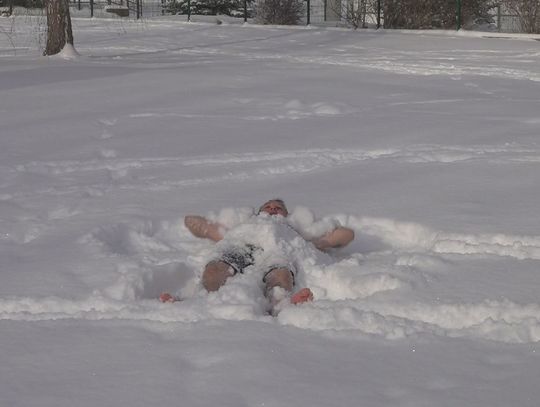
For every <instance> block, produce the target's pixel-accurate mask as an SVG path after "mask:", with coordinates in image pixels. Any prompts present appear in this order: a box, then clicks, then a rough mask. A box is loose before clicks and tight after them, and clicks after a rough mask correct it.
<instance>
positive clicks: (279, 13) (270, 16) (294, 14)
mask: <svg viewBox="0 0 540 407" xmlns="http://www.w3.org/2000/svg"><path fill="white" fill-rule="evenodd" d="M304 12H305V10H304V4H303V2H302V1H301V0H259V1H258V2H257V7H256V15H257V20H258V21H259V22H261V23H262V24H284V25H295V24H298V23H299V22H300V20H301V19H302V17H303V15H304Z"/></svg>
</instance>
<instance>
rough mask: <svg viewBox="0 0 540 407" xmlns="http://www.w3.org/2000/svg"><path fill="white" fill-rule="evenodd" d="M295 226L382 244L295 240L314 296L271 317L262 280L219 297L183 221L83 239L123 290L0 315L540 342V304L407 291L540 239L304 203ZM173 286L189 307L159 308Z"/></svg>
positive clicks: (20, 300) (25, 303)
mask: <svg viewBox="0 0 540 407" xmlns="http://www.w3.org/2000/svg"><path fill="white" fill-rule="evenodd" d="M249 213H251V209H250V208H239V209H234V208H227V209H224V210H222V211H221V212H219V213H215V214H209V215H208V216H210V217H213V219H215V220H217V221H219V222H221V223H223V224H226V225H227V224H228V225H231V224H235V223H238V222H239V220H241V219H244V218H245V217H246V216H247V214H249ZM289 222H290V223H291V224H292V225H294V227H295V228H298V229H302V230H303V231H304V233H305V234H308V235H309V234H310V233H311V234H313V235H317V234H319V233H320V232H321V231H324V230H328V228H330V227H332V225H337V224H341V225H344V226H348V227H351V228H353V229H355V230H356V232H357V234H358V235H359V236H360V238H362V236H364V238H369V239H372V240H376V241H378V242H379V243H378V249H377V250H373V251H372V252H366V253H360V252H352V253H348V254H343V253H339V252H335V253H330V254H325V253H321V252H318V251H317V250H316V249H314V247H312V246H311V243H307V242H304V243H299V242H296V243H295V244H293V246H295V245H296V246H295V247H294V249H295V250H296V252H295V255H296V258H297V261H298V264H299V265H300V267H301V270H302V273H301V275H300V278H299V281H298V283H299V285H300V286H309V287H310V288H311V289H312V290H313V292H314V293H315V298H316V300H315V301H314V302H313V303H309V304H304V305H302V306H290V307H287V308H285V309H284V310H283V311H282V312H281V313H280V314H279V315H278V317H277V318H272V317H270V316H268V315H267V314H266V312H265V307H266V303H265V299H264V297H263V296H262V295H261V287H260V282H259V276H258V274H257V273H251V272H249V271H248V272H246V273H245V274H242V275H239V276H237V277H235V278H234V279H231V280H230V281H229V282H228V283H227V284H226V285H225V286H224V287H222V288H221V289H220V290H219V291H218V292H216V293H211V294H208V293H206V292H205V290H204V289H202V287H201V286H200V283H199V278H200V271H201V270H202V268H203V266H204V264H205V262H206V261H207V260H208V259H209V258H211V255H212V251H213V250H214V249H213V245H212V244H211V243H209V242H207V241H201V240H198V239H195V238H193V237H192V236H191V235H190V234H189V232H188V231H187V230H186V229H185V227H184V226H183V225H182V222H181V220H180V219H179V220H172V221H161V222H155V221H152V222H151V221H148V222H146V221H141V222H140V223H139V224H133V225H126V224H117V225H110V226H103V227H100V228H98V229H97V230H95V231H92V232H91V233H88V234H86V235H85V236H83V237H82V238H81V239H80V243H81V244H84V245H91V246H95V247H98V248H100V250H101V252H102V255H103V256H116V257H118V278H117V281H116V282H115V283H114V284H112V285H111V286H109V287H105V288H104V289H102V290H96V291H95V292H94V293H93V294H92V295H91V296H90V297H89V298H86V299H79V300H69V299H65V298H57V297H52V298H41V299H39V298H24V297H13V298H3V299H0V319H6V320H25V321H39V320H55V319H89V320H103V319H130V320H150V321H159V322H195V321H201V320H213V319H225V320H257V321H266V322H268V323H278V324H284V325H292V326H296V327H300V328H304V329H310V330H316V331H324V330H338V331H354V332H357V333H358V334H363V335H380V336H382V337H384V338H388V339H396V338H403V337H407V336H410V335H420V334H429V335H440V336H450V337H471V338H484V339H490V340H496V341H501V342H512V343H514V342H516V343H527V342H537V341H540V305H539V304H518V303H515V302H512V301H510V300H507V299H485V300H481V301H477V302H458V303H451V302H446V303H444V302H435V303H433V302H429V301H421V300H415V301H411V300H407V299H406V297H403V296H400V295H399V293H400V292H410V291H411V290H412V291H414V290H415V287H416V286H418V285H422V284H426V281H428V280H429V278H428V277H429V274H430V273H437V272H439V271H438V268H439V267H440V265H441V264H443V263H444V262H445V259H444V256H445V255H454V256H456V255H457V256H458V257H457V258H455V259H454V261H459V256H469V255H471V254H474V255H477V256H481V257H484V258H492V257H493V256H495V257H501V256H502V257H510V258H515V259H533V260H539V259H540V236H513V235H504V234H493V235H489V234H482V235H473V234H458V233H446V232H444V231H436V230H431V229H430V228H428V227H425V226H422V225H420V224H415V223H406V222H399V221H396V220H392V219H383V218H370V217H358V216H353V215H334V216H329V217H325V218H323V219H316V218H315V216H314V214H313V213H312V212H311V211H310V210H309V209H308V208H305V207H297V208H295V210H294V211H293V212H292V214H291V216H290V220H289ZM257 230H258V234H257V239H259V240H261V239H262V240H266V241H270V242H272V244H275V245H280V244H283V241H282V240H281V239H284V238H285V237H284V236H280V235H279V233H277V232H276V229H273V228H264V227H262V228H258V229H257ZM236 233H237V234H238V233H240V235H242V234H245V233H247V232H245V231H243V230H241V229H240V231H239V232H236ZM252 237H253V236H252ZM165 290H169V291H170V290H173V291H174V292H175V293H176V294H177V295H179V296H180V297H182V298H183V301H181V302H179V303H175V304H172V305H171V304H160V303H159V302H158V301H157V300H156V298H157V296H158V295H159V293H160V292H161V291H165ZM392 293H395V294H397V295H395V297H394V294H392ZM393 298H394V299H393Z"/></svg>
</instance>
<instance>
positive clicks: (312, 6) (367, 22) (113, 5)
mask: <svg viewBox="0 0 540 407" xmlns="http://www.w3.org/2000/svg"><path fill="white" fill-rule="evenodd" d="M69 1H70V5H71V7H70V8H71V13H72V15H73V16H74V17H102V18H103V17H111V18H112V17H116V18H121V17H124V18H125V17H129V18H141V17H155V16H162V15H166V14H168V7H167V6H168V1H170V0H69ZM199 1H201V0H199ZM202 1H204V0H202ZM304 1H305V6H306V7H305V16H304V18H303V19H302V21H301V23H303V24H314V25H326V26H342V27H345V26H354V28H364V27H365V28H379V27H385V28H406V27H399V25H396V26H389V24H387V23H388V18H389V17H388V15H387V16H385V11H386V12H388V9H387V8H385V3H386V5H387V4H388V3H389V2H390V1H389V0H386V1H385V0H304ZM463 1H465V0H463ZM12 2H13V0H0V8H2V6H3V7H7V6H8V5H9V4H12ZM362 4H365V5H369V7H366V8H365V9H364V10H361V9H360V8H359V7H360V6H361V5H362ZM455 4H456V7H457V5H458V0H456V3H455ZM355 10H356V11H355ZM0 11H1V10H0ZM28 11H29V13H31V12H32V10H28ZM37 11H40V12H42V10H41V9H38V10H37ZM243 11H244V10H242V9H239V10H236V12H235V14H234V15H235V16H236V17H237V18H238V20H239V21H242V20H245V19H246V18H247V17H250V18H251V17H252V15H251V14H252V13H249V12H248V14H247V15H246V16H244V15H243ZM250 11H252V9H251V8H250ZM351 11H353V12H355V13H356V14H352V15H351V14H350V12H351ZM458 11H459V10H458V9H457V8H456V14H455V16H451V18H453V19H454V21H452V25H453V27H449V26H448V25H447V26H446V27H444V28H460V23H461V21H460V19H459V16H458ZM348 13H349V14H348ZM186 16H187V15H186ZM353 19H356V21H353ZM427 19H428V20H429V21H432V22H433V21H434V22H435V24H433V26H432V27H428V26H425V27H421V28H441V27H437V21H436V19H435V18H430V17H429V16H428V18H427ZM355 24H356V26H355ZM465 28H470V27H465ZM472 29H478V30H487V31H498V32H508V33H518V32H523V30H522V27H521V23H520V20H519V18H518V16H516V15H512V14H509V13H508V12H507V11H505V9H504V8H503V7H501V6H498V7H494V8H493V9H492V10H491V13H490V18H489V19H487V20H485V21H484V22H483V26H475V27H472Z"/></svg>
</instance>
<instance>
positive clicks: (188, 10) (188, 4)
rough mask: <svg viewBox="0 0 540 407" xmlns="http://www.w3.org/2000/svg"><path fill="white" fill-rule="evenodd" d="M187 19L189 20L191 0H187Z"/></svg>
mask: <svg viewBox="0 0 540 407" xmlns="http://www.w3.org/2000/svg"><path fill="white" fill-rule="evenodd" d="M187 20H188V21H191V0H187Z"/></svg>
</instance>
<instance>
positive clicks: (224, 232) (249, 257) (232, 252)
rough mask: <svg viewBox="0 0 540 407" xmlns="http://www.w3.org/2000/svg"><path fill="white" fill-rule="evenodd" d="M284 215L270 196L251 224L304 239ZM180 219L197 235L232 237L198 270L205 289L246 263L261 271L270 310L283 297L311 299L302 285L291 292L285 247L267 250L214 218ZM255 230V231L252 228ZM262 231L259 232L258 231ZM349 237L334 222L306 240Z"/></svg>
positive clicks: (322, 242)
mask: <svg viewBox="0 0 540 407" xmlns="http://www.w3.org/2000/svg"><path fill="white" fill-rule="evenodd" d="M288 215H289V212H288V211H287V207H286V206H285V203H284V202H283V200H281V199H271V200H269V201H267V202H265V203H264V204H263V205H262V206H261V207H260V208H259V211H258V213H257V215H256V218H257V219H256V220H257V223H256V224H255V228H261V227H262V228H264V226H265V225H268V226H270V227H281V228H285V229H286V231H285V236H286V237H288V238H289V239H295V238H298V237H300V238H301V239H305V238H303V237H301V235H300V234H299V233H298V232H297V231H296V230H295V229H294V228H293V227H292V226H291V225H290V224H289V223H288V222H287V219H286V218H287V216H288ZM184 223H185V225H186V227H187V228H188V229H189V231H190V232H191V233H192V234H193V235H194V236H196V237H199V238H204V239H209V240H212V241H214V242H220V243H218V244H221V243H225V242H224V240H236V241H235V243H234V244H232V245H231V244H230V243H227V244H223V245H222V246H223V248H222V250H221V252H220V254H219V255H218V256H217V257H216V258H215V259H213V260H212V261H210V262H209V263H208V264H206V267H205V268H204V271H203V274H202V285H203V287H204V288H205V289H206V290H207V291H208V292H212V291H217V290H218V289H219V288H220V287H221V286H223V285H224V284H225V282H226V281H227V279H228V278H229V277H232V276H234V275H236V274H237V273H243V272H244V269H246V268H247V267H249V266H254V267H256V269H257V270H260V271H261V273H262V281H263V283H264V295H265V296H266V297H267V298H268V300H269V301H270V305H271V308H272V312H274V310H275V308H276V305H277V304H278V303H280V302H282V301H284V300H285V299H286V298H288V299H289V302H291V303H292V304H300V303H303V302H306V301H311V300H313V293H312V292H311V290H310V289H309V288H303V289H301V290H299V291H297V292H295V293H294V294H293V288H294V286H295V276H296V273H297V270H296V267H295V265H294V261H292V260H291V258H290V256H289V255H288V253H287V250H278V252H281V253H278V252H276V250H275V248H274V250H272V249H270V250H267V248H264V247H260V246H264V245H263V244H261V242H260V241H259V242H255V241H253V242H249V241H245V240H246V235H245V234H244V235H240V237H241V238H240V239H238V236H235V235H234V231H233V232H230V233H229V234H228V232H229V230H228V229H227V228H226V227H225V226H223V225H221V224H220V223H217V222H212V221H210V220H208V219H206V218H204V217H202V216H192V215H190V216H186V217H185V218H184ZM251 226H253V225H251ZM259 230H261V229H259ZM251 233H252V234H253V233H254V232H253V227H252V228H251ZM255 233H257V231H256V230H255ZM237 234H238V232H237ZM262 234H263V233H259V235H262ZM229 235H232V236H229ZM226 237H230V239H224V238H226ZM242 237H243V239H242ZM235 238H236V239H235ZM247 239H248V240H249V233H248V234H247ZM353 239H354V231H353V230H351V229H349V228H346V227H342V226H337V227H335V228H333V229H332V230H330V231H328V232H326V233H324V234H323V235H322V236H319V237H317V238H313V239H309V241H310V242H311V243H313V245H314V246H315V247H316V248H317V249H319V250H321V251H325V250H327V249H330V248H337V247H343V246H346V245H347V244H349V243H350V242H351V241H352V240H353ZM242 240H244V241H242ZM254 240H257V239H254ZM305 240H308V239H305ZM277 246H279V245H277ZM281 249H283V248H281ZM265 250H266V252H265ZM263 253H264V254H265V255H263ZM160 300H161V301H162V302H174V301H176V298H175V297H174V296H172V295H171V294H169V293H163V294H161V296H160Z"/></svg>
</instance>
